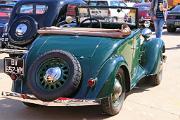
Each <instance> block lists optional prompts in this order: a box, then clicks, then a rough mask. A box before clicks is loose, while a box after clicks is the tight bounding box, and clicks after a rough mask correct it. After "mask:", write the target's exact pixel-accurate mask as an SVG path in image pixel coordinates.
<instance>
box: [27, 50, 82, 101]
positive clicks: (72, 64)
mask: <svg viewBox="0 0 180 120" xmlns="http://www.w3.org/2000/svg"><path fill="white" fill-rule="evenodd" d="M81 76H82V72H81V66H80V63H79V62H78V60H77V59H76V57H74V56H73V55H72V54H70V53H69V52H66V51H62V50H53V51H49V52H47V53H45V54H43V55H41V56H40V57H38V58H37V59H36V60H35V61H34V62H33V64H32V65H31V66H30V68H29V70H28V74H27V85H28V87H29V88H30V90H31V91H32V93H33V94H34V95H35V96H36V97H37V98H38V99H40V100H42V101H53V100H56V99H57V98H59V97H71V96H72V95H73V94H74V93H75V92H76V90H77V89H78V87H79V85H80V81H81Z"/></svg>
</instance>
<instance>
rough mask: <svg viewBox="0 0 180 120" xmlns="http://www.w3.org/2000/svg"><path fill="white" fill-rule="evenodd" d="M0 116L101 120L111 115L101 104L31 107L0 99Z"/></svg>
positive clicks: (25, 119)
mask: <svg viewBox="0 0 180 120" xmlns="http://www.w3.org/2000/svg"><path fill="white" fill-rule="evenodd" d="M8 113H13V114H10V115H8ZM0 116H1V119H2V120H11V119H12V118H15V119H14V120H52V119H53V120H90V119H91V120H101V119H105V118H108V117H109V116H107V115H105V114H104V113H102V111H101V108H100V107H99V106H82V107H36V108H30V107H27V106H25V105H23V103H21V102H19V101H15V100H10V99H3V100H0Z"/></svg>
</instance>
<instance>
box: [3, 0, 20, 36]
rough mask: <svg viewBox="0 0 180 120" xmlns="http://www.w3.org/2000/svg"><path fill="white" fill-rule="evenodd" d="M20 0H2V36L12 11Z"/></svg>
mask: <svg viewBox="0 0 180 120" xmlns="http://www.w3.org/2000/svg"><path fill="white" fill-rule="evenodd" d="M17 1H18V0H11V1H10V0H8V1H7V0H1V1H0V37H1V36H2V33H3V30H4V26H5V24H7V23H8V21H9V18H10V14H11V11H12V9H13V7H14V5H15V4H16V3H17Z"/></svg>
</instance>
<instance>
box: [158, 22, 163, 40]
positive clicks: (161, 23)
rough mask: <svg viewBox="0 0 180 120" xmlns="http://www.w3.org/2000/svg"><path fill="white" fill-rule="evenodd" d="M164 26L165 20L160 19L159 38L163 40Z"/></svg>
mask: <svg viewBox="0 0 180 120" xmlns="http://www.w3.org/2000/svg"><path fill="white" fill-rule="evenodd" d="M163 25H164V19H159V36H158V38H161V36H162V31H163Z"/></svg>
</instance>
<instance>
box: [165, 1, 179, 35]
mask: <svg viewBox="0 0 180 120" xmlns="http://www.w3.org/2000/svg"><path fill="white" fill-rule="evenodd" d="M166 24H167V31H168V32H176V29H177V28H180V4H178V5H176V6H175V7H174V8H172V9H171V10H170V11H169V12H168V15H167V20H166Z"/></svg>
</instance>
